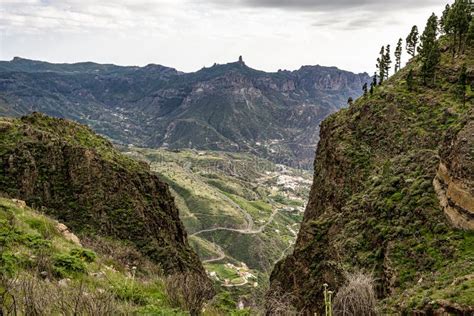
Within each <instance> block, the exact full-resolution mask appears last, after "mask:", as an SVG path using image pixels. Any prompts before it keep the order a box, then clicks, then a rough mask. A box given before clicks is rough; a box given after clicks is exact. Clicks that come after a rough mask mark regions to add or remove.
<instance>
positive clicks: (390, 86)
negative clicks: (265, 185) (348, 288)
mask: <svg viewBox="0 0 474 316" xmlns="http://www.w3.org/2000/svg"><path fill="white" fill-rule="evenodd" d="M473 58H474V52H473V50H472V48H470V49H467V52H466V54H465V55H464V56H460V57H457V58H456V59H452V58H451V57H449V56H448V55H447V54H443V57H442V63H441V65H440V67H439V68H440V69H439V70H438V75H437V76H438V78H437V82H436V85H435V87H424V86H421V84H420V83H419V82H421V79H420V77H419V75H418V74H419V69H420V63H419V62H418V60H417V59H416V58H415V59H414V60H412V61H411V62H410V63H409V64H408V66H407V67H406V68H405V69H403V70H402V71H400V72H398V73H397V74H396V75H394V76H393V77H392V78H391V79H390V80H389V81H387V82H385V83H384V85H383V86H381V87H377V89H376V92H375V94H374V95H373V96H370V97H366V98H364V97H363V98H360V99H359V100H357V101H356V102H355V103H354V105H353V106H350V107H349V108H348V109H345V110H341V111H340V112H338V113H337V114H335V115H332V116H330V117H329V118H328V119H326V120H325V121H324V122H323V124H322V125H321V134H320V136H321V140H320V142H319V145H318V149H317V153H316V160H315V163H314V169H315V173H314V182H313V187H312V190H311V193H310V199H309V203H308V205H307V208H306V211H305V215H304V221H303V223H302V228H301V230H300V233H299V235H298V240H297V242H296V246H295V250H294V253H293V254H292V255H290V256H288V257H287V258H286V259H284V260H283V261H281V262H279V263H278V264H277V265H276V267H275V269H274V271H273V273H272V276H271V289H270V293H271V296H272V297H289V298H290V301H291V302H292V303H293V305H294V306H295V307H296V308H297V310H300V311H302V313H303V314H308V315H312V314H313V313H314V312H321V311H322V310H323V302H324V301H323V298H322V294H323V287H322V285H323V284H324V283H328V284H329V288H330V289H333V290H336V291H337V289H338V288H339V287H340V286H341V285H342V284H343V283H344V281H345V278H344V275H345V273H346V272H354V271H358V270H362V271H364V272H365V273H368V274H373V276H374V278H375V280H376V292H377V295H378V297H379V299H381V308H383V311H384V312H387V313H389V312H397V313H399V312H402V311H405V312H409V311H413V310H417V309H423V310H436V309H437V308H442V309H443V310H444V311H451V312H454V313H463V312H469V311H471V312H472V310H473V308H474V307H473V301H474V300H473V297H472V294H470V293H471V292H470V290H469V288H472V286H473V280H472V277H470V276H472V274H473V273H474V267H473V266H472V262H473V260H474V253H473V252H472V249H474V248H473V247H472V245H473V244H474V243H473V242H474V234H473V232H472V230H471V231H469V229H472V223H473V221H472V220H473V217H472V214H473V211H474V208H473V203H472V201H473V195H472V193H473V190H474V186H473V181H472V180H473V175H474V168H473V159H474V151H473V141H474V136H473V116H472V110H471V109H472V108H473V98H472V94H468V100H467V102H466V104H464V105H463V104H462V102H461V101H460V99H459V97H458V96H457V95H456V91H459V90H458V89H457V86H456V81H457V78H458V76H459V71H460V69H461V65H462V64H466V65H467V67H468V73H469V74H470V75H469V76H468V77H469V78H468V80H469V82H471V83H472V82H473V81H474V76H472V73H473V72H472V69H473V68H474V59H473ZM410 69H412V70H413V71H414V73H415V74H416V75H415V79H416V81H417V82H418V83H417V86H416V87H415V89H414V90H413V91H409V90H408V89H407V87H406V82H405V78H406V75H407V73H408V71H409V70H410ZM457 227H461V228H463V229H465V230H459V229H457ZM268 307H269V310H271V306H268Z"/></svg>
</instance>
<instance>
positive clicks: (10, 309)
mask: <svg viewBox="0 0 474 316" xmlns="http://www.w3.org/2000/svg"><path fill="white" fill-rule="evenodd" d="M1 287H2V288H3V289H5V292H3V293H1V294H2V295H1V298H0V300H1V301H0V303H1V304H0V307H1V309H0V314H2V315H33V316H42V315H45V316H46V315H98V316H101V315H117V314H121V312H122V311H123V309H122V311H121V310H119V309H118V306H119V303H118V302H117V301H116V300H115V298H114V296H113V294H111V293H110V292H107V291H94V292H87V290H86V288H85V286H84V285H83V284H82V283H72V282H71V283H70V284H66V283H63V284H59V283H57V282H51V281H45V280H42V279H39V278H37V277H34V276H31V275H22V276H19V277H17V278H15V279H8V280H7V279H3V280H2V284H1ZM121 307H123V304H121Z"/></svg>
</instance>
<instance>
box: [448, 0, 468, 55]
mask: <svg viewBox="0 0 474 316" xmlns="http://www.w3.org/2000/svg"><path fill="white" fill-rule="evenodd" d="M471 19H472V16H471V3H470V0H456V1H455V2H454V4H453V5H452V7H451V9H450V10H449V11H448V13H447V17H446V21H443V23H444V24H445V25H446V27H447V28H448V30H449V31H450V32H451V38H452V47H451V49H452V52H453V55H455V53H456V52H463V51H464V48H465V43H466V37H467V34H468V30H469V24H470V22H471Z"/></svg>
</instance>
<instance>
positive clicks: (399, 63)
mask: <svg viewBox="0 0 474 316" xmlns="http://www.w3.org/2000/svg"><path fill="white" fill-rule="evenodd" d="M402 44H403V40H402V39H401V38H400V39H399V40H398V43H397V48H396V49H395V73H397V72H398V71H399V70H400V68H401V66H402V51H403V48H402Z"/></svg>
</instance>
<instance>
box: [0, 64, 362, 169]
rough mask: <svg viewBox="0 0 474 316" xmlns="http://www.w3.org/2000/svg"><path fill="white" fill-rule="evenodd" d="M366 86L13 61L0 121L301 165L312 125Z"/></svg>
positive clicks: (343, 78) (326, 78) (298, 74)
mask: <svg viewBox="0 0 474 316" xmlns="http://www.w3.org/2000/svg"><path fill="white" fill-rule="evenodd" d="M367 81H369V77H368V75H367V74H353V73H350V72H347V71H342V70H339V69H337V68H335V67H321V66H305V67H302V68H301V69H299V70H297V71H291V72H290V71H279V72H277V73H265V72H262V71H257V70H254V69H251V68H249V67H247V66H246V65H245V64H244V63H243V62H241V61H240V62H235V63H229V64H225V65H214V66H213V67H210V68H203V69H202V70H200V71H197V72H195V73H180V72H178V71H176V70H175V69H172V68H167V67H163V66H159V65H148V66H146V67H141V68H140V67H118V66H114V65H99V64H94V63H80V64H69V65H68V64H49V63H44V62H37V61H29V60H25V59H21V58H15V59H13V60H12V61H10V62H0V115H8V116H11V115H22V114H27V113H30V112H31V111H40V112H44V113H46V114H49V115H53V116H57V117H65V118H70V119H74V120H76V121H79V122H81V123H84V124H87V125H89V126H90V127H92V128H93V129H94V130H95V131H97V132H99V133H101V134H103V135H106V136H108V137H109V138H111V139H113V140H115V141H118V142H122V143H125V144H134V145H139V146H147V147H162V146H163V147H169V148H198V149H211V150H225V151H245V152H248V151H250V152H253V153H255V154H258V155H259V156H262V157H267V158H271V159H272V160H274V161H277V162H283V163H285V164H289V165H293V166H298V165H301V166H303V167H310V166H311V160H312V156H313V153H314V148H315V146H316V143H317V140H318V126H319V123H320V122H321V120H322V119H323V118H325V117H326V116H327V115H329V114H331V113H333V112H335V111H336V110H338V109H340V108H341V107H343V106H345V104H346V101H347V99H348V98H349V97H353V98H355V97H357V96H359V95H360V94H361V87H362V85H363V83H365V82H367ZM2 99H3V101H1V100H2Z"/></svg>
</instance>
